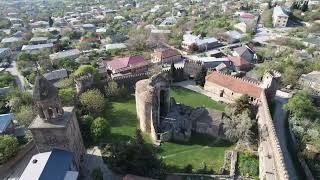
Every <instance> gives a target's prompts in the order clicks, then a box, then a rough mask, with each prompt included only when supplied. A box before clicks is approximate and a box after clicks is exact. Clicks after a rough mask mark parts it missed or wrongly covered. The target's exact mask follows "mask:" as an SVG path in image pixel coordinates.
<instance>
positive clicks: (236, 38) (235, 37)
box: [222, 30, 242, 44]
mask: <svg viewBox="0 0 320 180" xmlns="http://www.w3.org/2000/svg"><path fill="white" fill-rule="evenodd" d="M241 37H242V34H240V33H239V32H238V31H235V30H233V31H227V32H225V33H224V34H223V36H222V38H223V39H224V40H225V41H227V42H228V43H230V44H233V43H238V42H240V39H241Z"/></svg>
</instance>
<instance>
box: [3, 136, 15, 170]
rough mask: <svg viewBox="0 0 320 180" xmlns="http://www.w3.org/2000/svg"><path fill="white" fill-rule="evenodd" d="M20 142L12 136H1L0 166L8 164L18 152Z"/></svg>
mask: <svg viewBox="0 0 320 180" xmlns="http://www.w3.org/2000/svg"><path fill="white" fill-rule="evenodd" d="M18 147H19V144H18V140H17V139H16V138H15V137H13V136H10V135H4V136H0V164H3V163H5V162H7V161H8V160H9V159H10V158H11V157H13V156H14V155H15V154H16V153H17V151H18Z"/></svg>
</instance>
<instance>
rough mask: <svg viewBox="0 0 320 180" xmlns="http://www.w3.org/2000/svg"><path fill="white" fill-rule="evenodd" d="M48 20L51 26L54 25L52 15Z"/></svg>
mask: <svg viewBox="0 0 320 180" xmlns="http://www.w3.org/2000/svg"><path fill="white" fill-rule="evenodd" d="M48 22H49V26H50V27H52V25H53V19H52V17H51V16H49V20H48Z"/></svg>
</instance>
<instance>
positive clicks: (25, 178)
mask: <svg viewBox="0 0 320 180" xmlns="http://www.w3.org/2000/svg"><path fill="white" fill-rule="evenodd" d="M73 159H74V157H73V153H72V152H69V151H65V150H60V149H53V150H52V151H50V152H44V153H39V154H36V155H34V156H32V158H31V159H30V161H29V163H28V165H27V167H26V168H25V169H24V171H23V173H22V175H21V177H20V180H31V179H34V180H77V179H78V175H79V172H78V171H77V168H76V165H75V162H74V160H73Z"/></svg>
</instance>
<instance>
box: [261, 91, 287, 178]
mask: <svg viewBox="0 0 320 180" xmlns="http://www.w3.org/2000/svg"><path fill="white" fill-rule="evenodd" d="M258 117H259V120H258V121H259V122H263V123H264V125H265V126H266V127H267V131H268V137H267V138H268V139H269V142H270V145H271V149H272V152H273V157H274V158H273V159H274V165H275V167H276V171H277V176H278V178H279V179H280V180H287V179H290V178H291V177H289V173H288V170H287V168H286V165H285V162H284V156H283V151H282V149H281V147H280V143H279V139H278V136H277V133H276V129H275V126H274V124H273V120H272V117H271V114H270V109H269V105H268V101H267V96H266V93H265V91H262V93H261V96H260V105H259V112H258ZM260 168H261V167H260Z"/></svg>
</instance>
